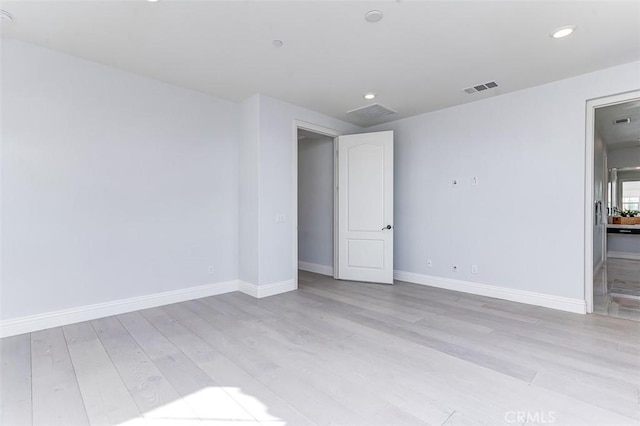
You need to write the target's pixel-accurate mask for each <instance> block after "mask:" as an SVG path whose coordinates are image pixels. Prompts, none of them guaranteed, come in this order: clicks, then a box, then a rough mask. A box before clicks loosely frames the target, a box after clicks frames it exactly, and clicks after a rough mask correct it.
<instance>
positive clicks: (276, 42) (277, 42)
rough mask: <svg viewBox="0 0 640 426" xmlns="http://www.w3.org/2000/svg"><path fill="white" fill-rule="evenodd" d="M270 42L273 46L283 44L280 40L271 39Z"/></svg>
mask: <svg viewBox="0 0 640 426" xmlns="http://www.w3.org/2000/svg"><path fill="white" fill-rule="evenodd" d="M271 44H273V47H282V46H283V45H284V43H283V42H282V40H273V41H272V42H271Z"/></svg>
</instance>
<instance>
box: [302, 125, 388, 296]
mask: <svg viewBox="0 0 640 426" xmlns="http://www.w3.org/2000/svg"><path fill="white" fill-rule="evenodd" d="M293 154H294V155H293V163H294V166H293V170H294V177H293V181H294V185H293V188H294V194H293V198H294V203H293V205H294V212H293V214H292V217H293V218H294V223H293V225H294V226H293V231H294V232H293V244H292V245H293V248H294V252H293V259H294V264H293V267H294V268H295V269H294V271H293V272H294V276H296V277H298V271H299V270H300V269H303V270H308V271H311V272H316V273H320V274H324V275H330V276H332V277H333V278H334V279H343V280H349V281H364V282H371V283H380V284H393V229H394V226H393V131H380V132H372V133H358V134H352V135H340V134H339V133H338V132H335V131H332V130H331V129H325V128H322V127H319V126H314V125H311V124H308V123H301V122H295V127H294V146H293Z"/></svg>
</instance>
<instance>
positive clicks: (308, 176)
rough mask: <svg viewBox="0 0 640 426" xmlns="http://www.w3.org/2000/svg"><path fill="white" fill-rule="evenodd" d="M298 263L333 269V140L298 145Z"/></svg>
mask: <svg viewBox="0 0 640 426" xmlns="http://www.w3.org/2000/svg"><path fill="white" fill-rule="evenodd" d="M298 260H299V261H301V262H308V263H314V264H317V265H324V266H329V267H333V138H330V137H328V136H325V137H318V138H308V139H302V140H300V141H298Z"/></svg>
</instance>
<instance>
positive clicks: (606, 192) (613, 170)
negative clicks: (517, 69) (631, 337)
mask: <svg viewBox="0 0 640 426" xmlns="http://www.w3.org/2000/svg"><path fill="white" fill-rule="evenodd" d="M586 154H587V155H586V157H587V163H586V171H587V173H586V177H587V180H586V188H587V192H586V194H585V200H586V206H585V211H586V221H585V225H586V229H585V236H586V238H585V242H586V244H585V246H586V250H585V299H586V302H587V312H595V313H599V314H605V315H610V316H617V317H622V318H629V319H635V320H640V217H638V218H629V216H633V215H640V213H635V212H637V211H638V210H640V91H635V92H630V93H625V94H621V95H615V96H609V97H606V98H600V99H596V100H592V101H589V102H587V150H586ZM636 198H638V205H637V207H639V208H638V209H633V208H631V207H634V206H636V204H634V202H635V201H634V200H635V199H636Z"/></svg>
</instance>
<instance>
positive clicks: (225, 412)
mask: <svg viewBox="0 0 640 426" xmlns="http://www.w3.org/2000/svg"><path fill="white" fill-rule="evenodd" d="M249 413H252V414H253V415H252V414H249ZM143 415H144V419H140V418H138V419H131V420H128V421H125V422H122V423H119V425H120V426H138V425H158V426H175V425H191V424H193V425H195V424H197V425H224V424H227V423H228V424H234V425H237V426H240V425H242V426H244V425H258V424H268V425H270V426H279V425H285V424H286V422H285V421H284V420H282V419H280V418H278V417H276V416H274V415H272V414H270V413H269V407H267V406H266V405H265V404H263V403H262V402H261V401H260V400H259V399H257V398H255V397H253V396H251V395H247V394H246V393H243V392H242V390H241V389H240V388H235V387H206V388H204V389H200V390H198V391H197V392H194V393H192V394H189V395H187V396H183V397H182V398H180V399H176V400H175V401H171V402H168V403H166V404H163V405H162V406H160V407H157V408H155V409H153V410H149V411H147V412H145V413H143ZM256 419H259V421H258V420H256Z"/></svg>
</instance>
